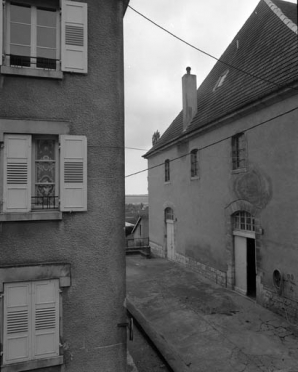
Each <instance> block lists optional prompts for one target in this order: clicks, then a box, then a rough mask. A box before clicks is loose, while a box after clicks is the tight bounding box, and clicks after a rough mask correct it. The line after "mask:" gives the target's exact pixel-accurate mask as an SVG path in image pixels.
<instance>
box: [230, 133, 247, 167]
mask: <svg viewBox="0 0 298 372" xmlns="http://www.w3.org/2000/svg"><path fill="white" fill-rule="evenodd" d="M245 167H246V140H245V136H244V133H240V134H237V135H235V136H233V137H232V169H233V170H236V169H241V168H245Z"/></svg>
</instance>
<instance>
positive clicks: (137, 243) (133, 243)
mask: <svg viewBox="0 0 298 372" xmlns="http://www.w3.org/2000/svg"><path fill="white" fill-rule="evenodd" d="M148 246H149V238H128V239H126V241H125V248H143V247H148Z"/></svg>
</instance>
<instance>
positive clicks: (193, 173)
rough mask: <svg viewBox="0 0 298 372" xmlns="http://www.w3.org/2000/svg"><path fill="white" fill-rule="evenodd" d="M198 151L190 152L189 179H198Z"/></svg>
mask: <svg viewBox="0 0 298 372" xmlns="http://www.w3.org/2000/svg"><path fill="white" fill-rule="evenodd" d="M198 175H199V168H198V150H197V149H195V150H192V151H191V153H190V177H198Z"/></svg>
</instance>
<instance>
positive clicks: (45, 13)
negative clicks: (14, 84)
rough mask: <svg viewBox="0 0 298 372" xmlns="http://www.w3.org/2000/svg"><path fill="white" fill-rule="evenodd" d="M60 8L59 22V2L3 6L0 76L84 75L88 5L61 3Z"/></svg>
mask: <svg viewBox="0 0 298 372" xmlns="http://www.w3.org/2000/svg"><path fill="white" fill-rule="evenodd" d="M61 5H62V6H61V18H60V3H59V0H51V1H47V0H28V1H26V2H25V3H24V2H23V1H20V0H16V1H7V2H6V4H5V10H4V19H5V22H4V26H5V27H4V32H2V17H1V14H0V30H1V31H0V38H1V42H0V47H1V49H3V50H1V52H2V54H3V55H4V61H3V65H4V66H2V68H1V72H2V73H5V72H6V73H8V72H9V71H10V72H11V73H12V72H14V73H16V72H21V73H26V74H27V75H28V74H30V71H31V73H32V70H33V71H36V70H39V72H40V71H44V72H45V71H72V72H78V73H86V72H87V4H84V3H79V2H74V1H67V0H62V1H61ZM1 11H2V8H1ZM60 40H61V41H60ZM1 62H2V61H1ZM1 62H0V64H1ZM5 67H9V68H10V70H9V69H8V70H7V69H5ZM11 68H14V70H11ZM28 72H29V73H28ZM35 76H36V75H35ZM39 76H41V75H40V74H39Z"/></svg>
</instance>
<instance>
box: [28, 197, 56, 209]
mask: <svg viewBox="0 0 298 372" xmlns="http://www.w3.org/2000/svg"><path fill="white" fill-rule="evenodd" d="M58 207H59V196H32V197H31V208H32V209H58Z"/></svg>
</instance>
